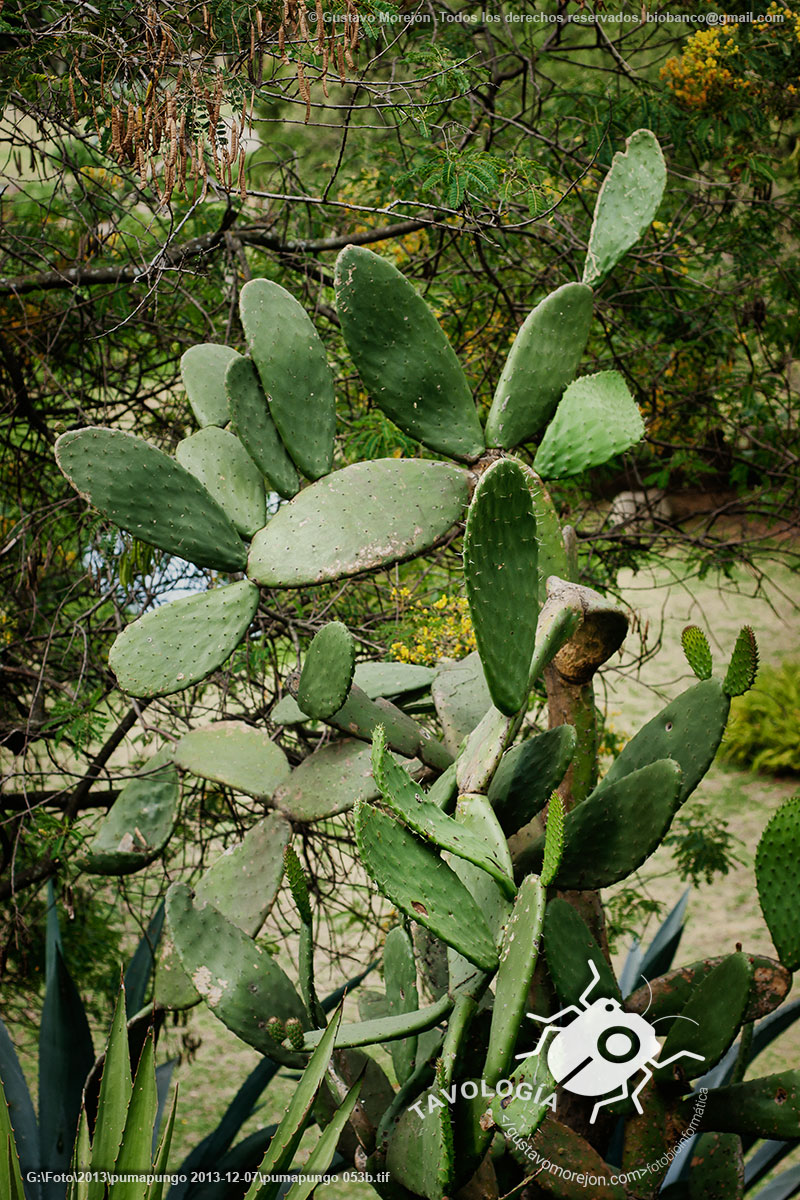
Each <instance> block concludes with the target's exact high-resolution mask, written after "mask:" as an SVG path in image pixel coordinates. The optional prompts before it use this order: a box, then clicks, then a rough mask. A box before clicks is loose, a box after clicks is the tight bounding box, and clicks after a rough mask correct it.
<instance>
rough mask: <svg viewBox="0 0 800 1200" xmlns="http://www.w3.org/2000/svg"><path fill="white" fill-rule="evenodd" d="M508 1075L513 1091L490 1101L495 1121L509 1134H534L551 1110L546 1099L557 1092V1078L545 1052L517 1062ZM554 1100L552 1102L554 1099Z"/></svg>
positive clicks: (523, 1135) (525, 1135) (522, 1135)
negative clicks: (554, 1077) (550, 1069)
mask: <svg viewBox="0 0 800 1200" xmlns="http://www.w3.org/2000/svg"><path fill="white" fill-rule="evenodd" d="M506 1078H507V1079H509V1080H510V1081H511V1085H512V1087H513V1091H512V1092H511V1093H510V1095H508V1096H496V1097H495V1099H494V1100H492V1103H491V1113H492V1118H493V1120H494V1123H495V1125H497V1127H498V1129H500V1130H502V1131H503V1132H508V1135H509V1137H517V1138H529V1137H532V1136H533V1134H534V1133H535V1132H536V1130H537V1129H538V1128H539V1126H540V1125H541V1123H542V1121H543V1120H544V1118H545V1117H546V1116H547V1114H548V1113H549V1112H551V1111H552V1110H551V1106H550V1104H548V1103H547V1101H548V1100H549V1099H550V1097H551V1096H552V1095H553V1094H554V1093H555V1090H556V1081H555V1079H553V1076H552V1075H551V1074H550V1071H549V1069H548V1066H547V1055H546V1054H534V1055H532V1056H531V1057H530V1058H526V1059H524V1060H523V1061H522V1062H519V1063H515V1064H514V1070H513V1071H509V1072H508V1074H507V1076H506ZM551 1103H552V1102H551Z"/></svg>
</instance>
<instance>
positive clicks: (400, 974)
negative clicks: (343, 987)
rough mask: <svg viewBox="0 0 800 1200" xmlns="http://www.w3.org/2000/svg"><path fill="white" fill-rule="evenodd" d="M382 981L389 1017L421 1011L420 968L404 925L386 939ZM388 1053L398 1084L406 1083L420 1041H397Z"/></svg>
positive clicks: (390, 932)
mask: <svg viewBox="0 0 800 1200" xmlns="http://www.w3.org/2000/svg"><path fill="white" fill-rule="evenodd" d="M383 977H384V979H385V981H386V1015H387V1016H399V1015H401V1014H402V1013H409V1012H416V1010H417V1009H418V1008H419V996H418V994H417V965H416V962H415V961H414V947H413V945H412V944H411V938H410V937H409V936H408V933H407V932H406V930H405V929H404V928H403V927H402V925H396V926H395V927H394V929H391V930H390V931H389V933H388V934H387V936H386V941H385V943H384V947H383ZM389 1049H390V1050H391V1054H392V1063H393V1064H394V1070H395V1074H396V1075H397V1079H398V1082H399V1083H401V1084H402V1083H405V1081H406V1080H407V1079H408V1078H409V1076H410V1075H411V1074H412V1072H413V1070H414V1061H415V1059H416V1054H417V1039H416V1038H415V1037H410V1038H403V1039H401V1040H399V1041H394V1042H392V1043H391V1044H390V1047H389Z"/></svg>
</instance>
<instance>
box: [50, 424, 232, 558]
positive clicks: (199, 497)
mask: <svg viewBox="0 0 800 1200" xmlns="http://www.w3.org/2000/svg"><path fill="white" fill-rule="evenodd" d="M56 461H57V462H58V465H59V467H60V468H61V470H62V471H63V473H64V474H65V475H66V477H67V479H68V480H69V481H70V483H71V484H72V486H73V487H74V488H75V490H76V491H77V492H79V493H80V495H81V496H83V498H84V500H88V501H89V502H90V503H91V504H93V505H94V506H95V508H97V509H99V510H100V512H101V513H103V515H104V516H106V517H108V518H109V519H110V520H112V521H113V522H114V523H115V524H116V525H119V526H120V528H121V529H126V530H127V531H128V533H132V534H133V535H134V537H137V538H139V540H140V541H142V542H146V543H147V544H148V545H149V546H157V547H158V549H159V550H166V551H167V553H168V554H177V555H180V557H181V558H185V559H188V560H189V562H193V563H196V564H197V566H198V567H214V568H215V569H216V570H218V571H241V570H243V569H244V566H245V563H246V562H247V550H246V549H245V546H244V543H243V542H242V540H241V538H240V537H239V535H238V533H237V532H236V530H235V529H234V527H233V525H232V524H231V522H230V521H229V520H228V517H227V516H226V514H225V512H224V511H223V510H222V508H220V506H219V504H217V502H216V500H214V499H213V497H211V496H209V494H208V492H207V491H206V489H205V488H204V487H203V485H202V484H201V483H200V481H199V480H197V479H195V477H194V475H192V474H191V472H190V471H187V470H186V469H185V467H182V466H181V465H180V464H179V463H176V462H175V460H174V458H170V457H169V455H168V454H164V453H163V451H161V450H158V449H157V448H156V447H155V446H151V445H150V443H149V442H146V441H145V440H144V439H143V438H140V437H136V436H135V435H134V434H132V433H122V432H120V431H118V430H115V429H99V428H97V427H95V426H90V427H89V428H88V429H78V430H73V431H71V432H69V433H62V435H61V437H60V438H59V439H58V441H57V442H56Z"/></svg>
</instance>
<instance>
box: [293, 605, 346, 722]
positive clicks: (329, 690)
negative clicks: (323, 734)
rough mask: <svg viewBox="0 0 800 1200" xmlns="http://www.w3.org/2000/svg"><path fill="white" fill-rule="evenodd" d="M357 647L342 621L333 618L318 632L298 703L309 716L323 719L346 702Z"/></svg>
mask: <svg viewBox="0 0 800 1200" xmlns="http://www.w3.org/2000/svg"><path fill="white" fill-rule="evenodd" d="M355 666H356V647H355V642H354V641H353V638H352V635H351V633H350V631H349V629H348V628H347V626H346V625H343V624H342V623H341V621H331V622H330V623H329V624H327V625H324V626H323V628H322V629H320V631H319V633H317V634H316V635H315V637H314V640H313V641H312V643H311V645H310V646H309V648H308V653H307V654H306V659H305V662H304V663H303V671H302V674H301V675H300V683H299V684H298V687H297V703H298V704H299V705H300V707H301V708H302V710H303V712H304V713H306V714H307V715H308V716H309V717H315V718H316V719H318V720H321V721H324V720H326V719H327V718H328V717H332V716H333V714H334V713H335V712H338V711H339V709H340V708H341V707H342V705H343V704H344V702H345V700H346V699H347V694H348V692H349V691H350V687H351V685H352V683H353V674H354V672H355Z"/></svg>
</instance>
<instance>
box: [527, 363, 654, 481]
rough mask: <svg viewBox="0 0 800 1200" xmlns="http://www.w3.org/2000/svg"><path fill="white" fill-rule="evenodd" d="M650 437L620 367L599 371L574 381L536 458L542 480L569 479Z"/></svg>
mask: <svg viewBox="0 0 800 1200" xmlns="http://www.w3.org/2000/svg"><path fill="white" fill-rule="evenodd" d="M643 436H644V422H643V421H642V416H641V413H640V412H639V409H638V408H637V407H636V404H635V402H634V400H633V397H632V396H631V394H630V392H629V391H628V387H627V384H626V383H625V380H624V379H623V378H622V376H621V375H620V374H619V372H618V371H598V372H597V374H596V375H583V376H581V378H580V379H576V380H575V382H574V383H571V384H570V385H569V387H568V388H567V390H566V391H565V392H564V395H563V396H562V397H561V401H560V403H559V406H558V408H557V409H556V415H555V416H554V417H553V420H552V421H551V422H550V424H549V425H548V426H547V429H546V430H545V435H544V437H543V438H542V441H541V443H540V445H539V449H538V450H537V451H536V457H535V459H534V460H533V466H534V470H535V471H536V473H537V474H538V475H541V477H542V479H563V478H565V477H566V476H568V475H577V474H578V472H579V471H585V470H586V469H587V468H588V467H599V466H601V465H602V464H603V463H604V462H608V460H609V459H610V458H613V457H614V455H615V454H621V453H622V451H623V450H628V449H629V448H630V447H631V446H635V445H636V443H637V442H638V441H640V440H641V438H642V437H643Z"/></svg>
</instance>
